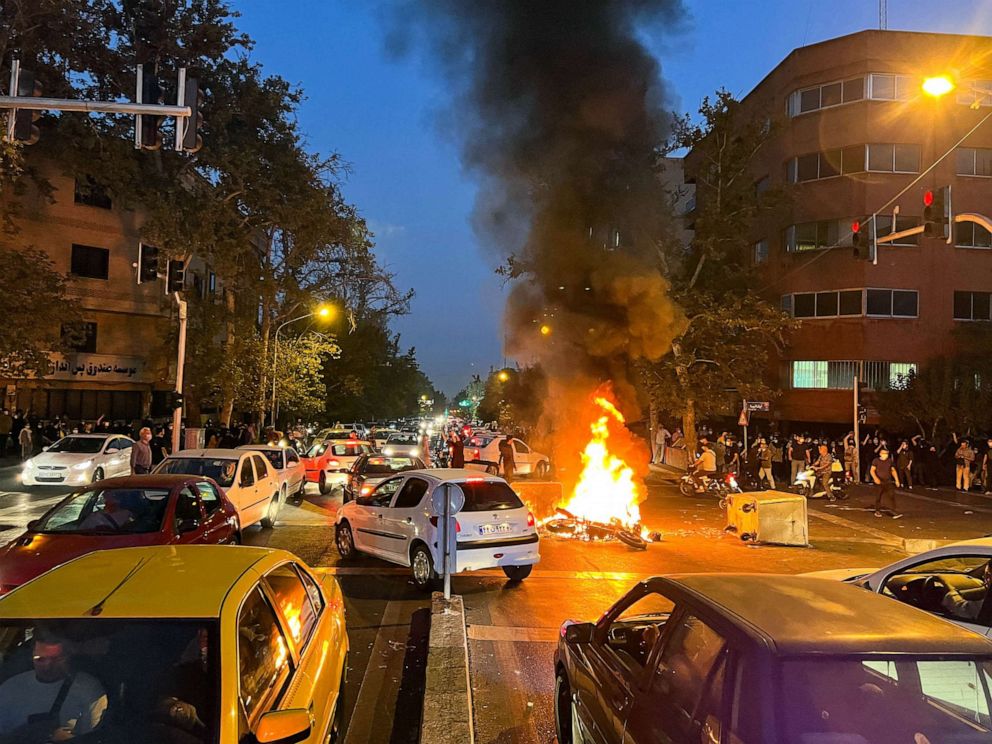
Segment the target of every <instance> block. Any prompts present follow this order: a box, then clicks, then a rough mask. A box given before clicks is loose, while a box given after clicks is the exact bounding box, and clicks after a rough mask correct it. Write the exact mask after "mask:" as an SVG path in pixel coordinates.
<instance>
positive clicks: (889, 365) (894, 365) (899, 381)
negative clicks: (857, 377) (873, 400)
mask: <svg viewBox="0 0 992 744" xmlns="http://www.w3.org/2000/svg"><path fill="white" fill-rule="evenodd" d="M915 372H916V365H915V364H912V363H909V362H865V363H864V367H863V372H862V374H861V379H862V380H863V381H864V383H865V385H867V386H868V387H869V388H870V389H871V390H890V389H892V388H896V389H898V388H901V387H903V386H904V385H905V384H906V381H907V380H908V379H909V376H910V374H913V373H915Z"/></svg>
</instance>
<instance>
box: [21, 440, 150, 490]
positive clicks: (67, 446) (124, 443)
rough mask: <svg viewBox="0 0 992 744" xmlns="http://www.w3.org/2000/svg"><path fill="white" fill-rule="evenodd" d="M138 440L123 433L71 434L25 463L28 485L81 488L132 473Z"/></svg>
mask: <svg viewBox="0 0 992 744" xmlns="http://www.w3.org/2000/svg"><path fill="white" fill-rule="evenodd" d="M133 445H134V440H133V439H131V438H130V437H125V436H122V435H120V434H70V435H69V436H67V437H63V438H62V439H60V440H59V441H57V442H56V443H55V444H53V445H52V446H50V447H45V449H44V451H42V452H41V453H40V454H38V455H35V456H34V457H32V458H31V459H29V460H25V462H24V466H23V470H22V471H21V483H22V484H24V485H25V486H56V485H67V486H78V485H83V484H87V483H95V482H96V481H99V480H103V479H104V478H113V477H115V476H118V475H130V474H131V447H132V446H133Z"/></svg>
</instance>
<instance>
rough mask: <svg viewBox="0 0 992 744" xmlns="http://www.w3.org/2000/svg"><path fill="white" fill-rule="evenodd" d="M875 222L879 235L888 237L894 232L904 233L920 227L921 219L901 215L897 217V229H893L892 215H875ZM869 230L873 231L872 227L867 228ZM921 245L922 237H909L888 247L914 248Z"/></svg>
mask: <svg viewBox="0 0 992 744" xmlns="http://www.w3.org/2000/svg"><path fill="white" fill-rule="evenodd" d="M875 221H876V224H877V229H878V235H879V236H882V235H888V234H889V233H893V232H902V231H903V230H908V229H909V228H911V227H918V226H919V225H920V218H919V217H911V216H909V215H899V216H898V217H896V228H895V230H893V229H892V215H891V214H878V215H875ZM865 227H866V228H867V229H868V230H870V229H871V225H866V226H865ZM919 244H920V236H919V234H916V235H908V236H906V237H904V238H899V240H897V241H896V242H894V243H888V245H894V246H912V245H919Z"/></svg>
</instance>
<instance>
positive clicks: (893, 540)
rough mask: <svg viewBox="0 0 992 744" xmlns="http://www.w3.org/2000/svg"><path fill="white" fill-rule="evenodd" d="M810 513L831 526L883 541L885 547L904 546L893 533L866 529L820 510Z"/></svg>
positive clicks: (870, 528)
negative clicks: (845, 528)
mask: <svg viewBox="0 0 992 744" xmlns="http://www.w3.org/2000/svg"><path fill="white" fill-rule="evenodd" d="M809 513H810V514H812V515H813V516H814V517H816V518H817V519H822V520H823V521H824V522H830V523H831V524H836V525H839V526H841V527H847V528H848V529H849V530H855V531H856V532H863V533H865V534H866V535H871V536H872V537H874V538H877V539H878V540H881V541H882V542H883V543H884V544H885V545H891V546H893V547H899V548H901V547H902V545H903V540H902V538H901V537H898V536H896V535H893V534H892V533H891V532H883V531H882V530H876V529H875V528H874V527H865V526H864V525H862V524H858V523H857V522H854V521H852V520H850V519H844V518H843V517H838V516H835V515H833V514H826V513H824V512H821V511H819V510H818V509H809Z"/></svg>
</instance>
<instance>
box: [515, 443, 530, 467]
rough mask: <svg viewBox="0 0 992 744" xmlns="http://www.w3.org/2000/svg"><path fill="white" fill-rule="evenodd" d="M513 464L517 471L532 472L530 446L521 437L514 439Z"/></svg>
mask: <svg viewBox="0 0 992 744" xmlns="http://www.w3.org/2000/svg"><path fill="white" fill-rule="evenodd" d="M513 466H514V468H516V471H517V473H523V474H525V475H526V474H527V473H529V472H531V469H532V463H531V461H530V447H528V446H527V445H526V444H524V443H523V442H521V441H520V440H519V439H514V440H513Z"/></svg>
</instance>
